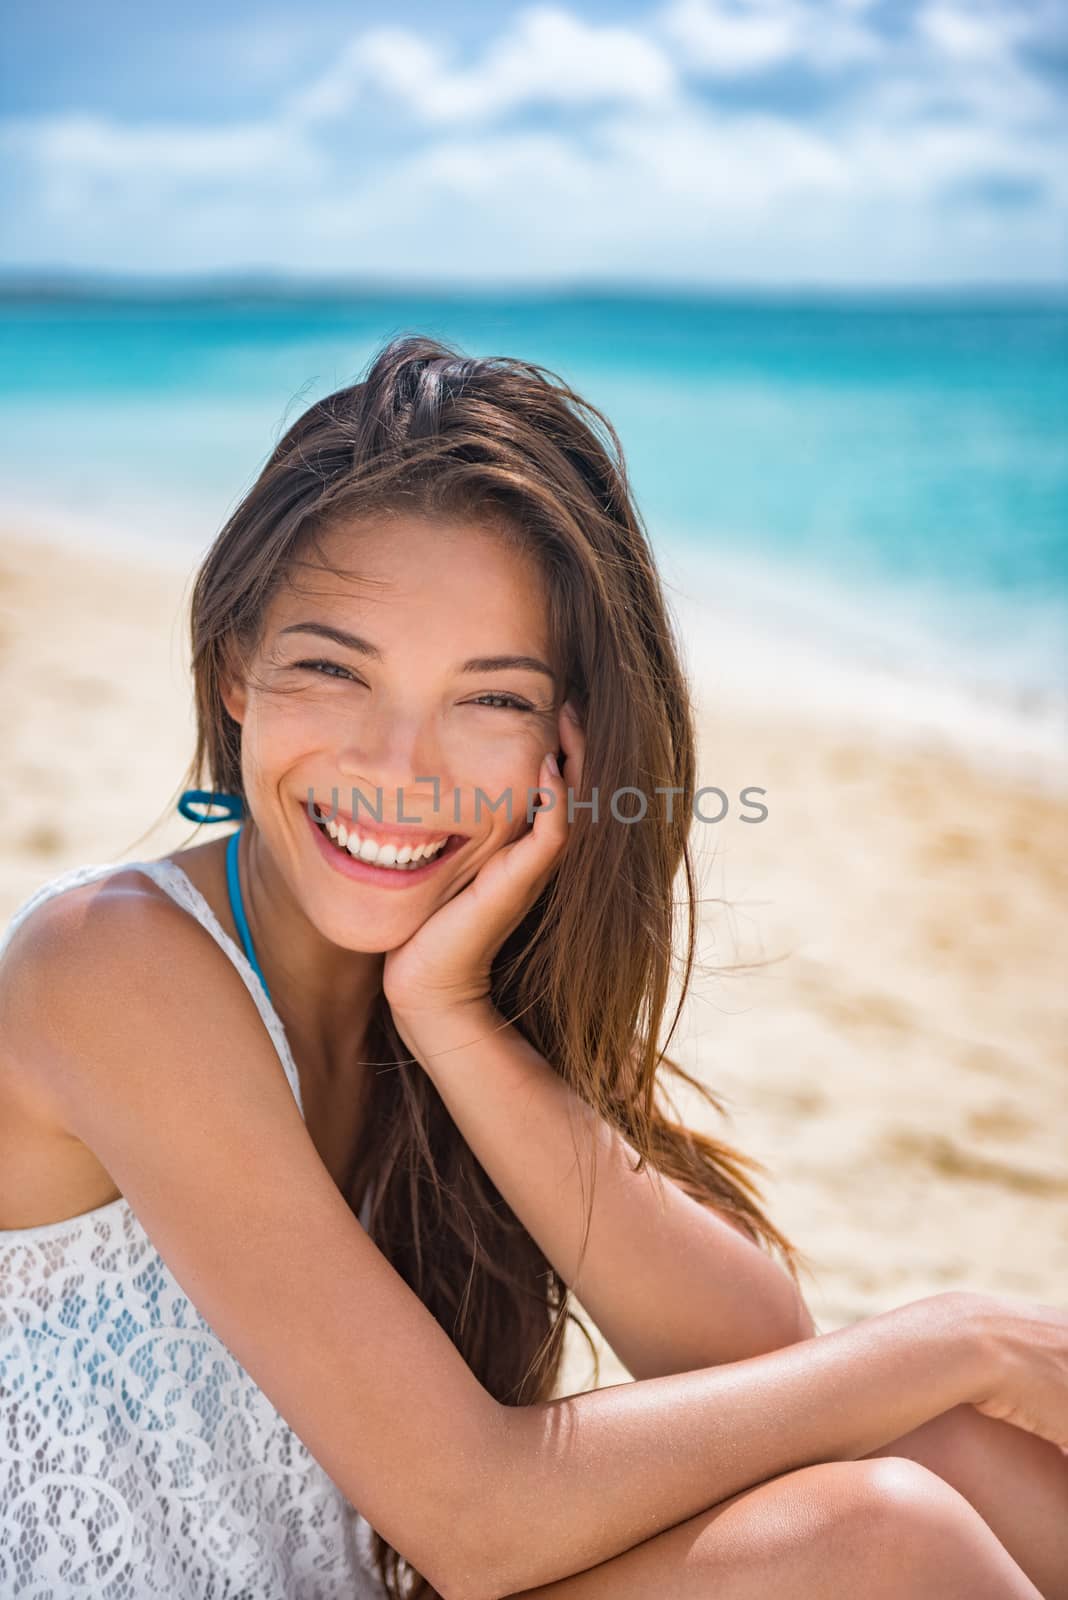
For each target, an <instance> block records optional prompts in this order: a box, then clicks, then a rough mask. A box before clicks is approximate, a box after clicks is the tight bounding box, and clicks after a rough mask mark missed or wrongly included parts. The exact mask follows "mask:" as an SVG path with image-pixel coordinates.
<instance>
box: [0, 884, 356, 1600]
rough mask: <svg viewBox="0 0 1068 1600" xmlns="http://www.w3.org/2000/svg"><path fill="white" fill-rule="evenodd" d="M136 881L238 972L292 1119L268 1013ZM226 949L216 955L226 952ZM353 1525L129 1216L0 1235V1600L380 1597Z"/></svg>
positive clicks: (273, 1018) (192, 896) (194, 894)
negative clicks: (270, 1045)
mask: <svg viewBox="0 0 1068 1600" xmlns="http://www.w3.org/2000/svg"><path fill="white" fill-rule="evenodd" d="M131 867H135V868H136V869H137V870H139V871H145V872H147V873H148V875H149V876H150V877H152V878H154V879H155V880H156V881H157V882H158V883H160V884H161V885H162V887H164V888H165V889H166V890H167V892H168V893H170V894H172V895H173V897H174V898H175V899H176V900H178V901H179V903H180V904H182V905H183V906H184V907H185V909H186V910H188V911H189V912H190V913H191V914H192V915H193V916H195V917H196V918H197V920H198V921H200V922H201V923H203V924H204V926H206V927H207V928H208V929H209V931H210V932H211V933H212V935H213V937H214V938H215V939H216V940H217V942H218V943H219V944H220V945H221V946H222V948H223V949H224V950H225V951H226V954H227V955H228V956H229V957H230V959H231V960H232V961H233V962H234V964H235V965H236V966H237V967H238V970H239V971H240V972H241V974H242V977H243V978H244V981H245V983H246V986H247V987H248V989H249V991H250V993H251V994H252V996H253V998H254V1000H255V1002H256V1005H257V1007H258V1009H259V1012H260V1015H261V1017H262V1018H263V1021H264V1024H265V1026H266V1027H267V1029H268V1032H269V1033H270V1035H271V1038H272V1039H273V1040H274V1043H275V1046H276V1048H277V1050H278V1054H279V1057H280V1059H281V1062H282V1066H283V1068H284V1070H285V1073H286V1077H287V1079H288V1081H289V1083H290V1085H291V1087H292V1089H293V1093H294V1095H295V1097H296V1100H297V1104H298V1107H300V1110H301V1115H302V1116H303V1114H304V1113H303V1105H302V1103H301V1097H300V1083H299V1078H298V1075H297V1069H296V1065H295V1063H294V1061H293V1057H292V1053H291V1051H290V1049H289V1045H288V1041H287V1040H286V1037H285V1030H284V1027H283V1024H282V1022H281V1019H280V1018H279V1016H278V1015H277V1013H276V1012H275V1010H274V1008H273V1006H272V1005H271V1003H270V1001H269V1000H268V999H267V997H266V996H265V995H264V993H263V990H262V988H261V986H260V983H259V980H258V979H257V978H256V976H255V974H254V973H253V971H252V968H251V966H250V965H249V963H248V961H247V960H246V959H245V956H244V954H243V953H242V952H241V951H240V950H239V949H238V947H237V946H236V944H234V942H233V941H232V940H231V939H230V938H229V936H228V935H227V934H226V932H225V930H224V929H223V928H222V926H221V924H220V923H219V922H218V920H217V918H216V917H215V915H214V913H213V912H212V911H211V908H210V907H209V906H208V904H207V901H206V900H204V898H203V896H202V895H201V894H200V892H199V890H197V889H196V888H195V886H194V885H193V884H192V882H191V881H190V880H189V878H188V877H187V876H186V874H185V873H184V872H183V871H182V870H181V868H180V867H178V866H177V865H176V864H174V863H173V862H164V861H152V862H133V863H120V864H115V863H108V864H106V865H103V866H91V867H78V868H75V869H73V870H72V871H71V872H68V873H64V874H62V875H61V876H60V877H58V878H55V879H52V880H51V881H50V882H49V883H48V884H46V885H44V886H43V888H42V889H40V890H38V891H37V892H36V893H35V894H34V895H33V896H31V897H30V899H29V900H28V901H26V902H24V904H23V905H22V906H21V907H20V908H19V909H18V911H17V912H16V913H15V916H14V917H13V918H12V919H11V921H10V923H9V926H8V929H7V931H6V933H5V935H4V937H3V938H2V939H0V954H2V952H3V949H4V946H5V944H6V943H7V941H8V939H9V938H10V937H11V934H12V933H13V931H14V929H15V927H16V926H17V925H18V923H19V922H20V921H21V920H22V919H23V918H24V917H25V916H28V915H29V914H30V912H31V911H32V910H33V909H34V907H35V906H37V905H39V904H40V903H41V901H42V900H44V899H46V898H48V897H49V896H50V895H51V894H58V893H61V892H62V891H63V890H64V889H67V888H71V887H73V886H74V885H76V884H81V883H86V882H91V881H93V880H94V879H96V878H99V877H103V876H104V875H105V874H107V873H109V872H115V871H121V870H129V869H130V868H131ZM227 947H229V948H227ZM370 1538H371V1530H370V1528H369V1526H368V1524H367V1523H366V1521H365V1520H364V1518H362V1517H361V1516H360V1514H359V1512H358V1511H357V1510H356V1509H355V1508H354V1507H353V1506H352V1505H351V1504H350V1502H349V1501H348V1500H347V1499H346V1497H345V1496H344V1495H343V1494H342V1492H341V1490H340V1489H339V1488H338V1486H337V1485H336V1484H335V1483H334V1482H333V1480H332V1479H331V1478H330V1476H329V1474H328V1473H327V1472H326V1471H325V1469H324V1468H323V1467H322V1466H321V1465H320V1464H319V1462H318V1461H316V1459H315V1458H314V1457H313V1456H312V1454H311V1452H310V1451H309V1450H308V1448H307V1447H306V1446H305V1445H304V1443H303V1441H302V1440H301V1439H300V1438H299V1437H298V1436H297V1435H296V1434H295V1433H294V1432H293V1430H292V1428H291V1427H290V1426H289V1424H288V1423H287V1422H286V1421H285V1419H284V1418H283V1417H282V1416H281V1415H280V1414H279V1412H278V1411H277V1410H276V1408H275V1407H274V1405H273V1404H272V1402H271V1401H270V1400H269V1399H268V1398H267V1396H266V1395H265V1394H264V1393H263V1391H262V1390H261V1389H260V1388H259V1386H258V1385H257V1384H256V1383H255V1381H254V1380H253V1379H252V1377H251V1376H250V1375H249V1374H248V1373H247V1372H246V1371H245V1369H244V1368H243V1367H242V1366H241V1364H240V1362H239V1361H238V1360H237V1359H236V1357H235V1356H234V1355H233V1354H232V1353H231V1351H230V1350H229V1349H228V1348H227V1346H226V1344H225V1343H224V1342H223V1340H222V1339H220V1338H219V1337H218V1336H217V1335H216V1334H215V1332H214V1331H213V1329H212V1328H211V1327H210V1325H209V1324H208V1322H207V1321H206V1320H205V1318H204V1317H203V1316H202V1315H201V1314H200V1312H199V1311H198V1310H197V1308H196V1307H195V1305H194V1304H193V1302H192V1301H191V1300H190V1299H189V1297H188V1296H187V1295H186V1293H185V1291H184V1290H183V1289H182V1287H181V1286H180V1284H179V1283H178V1281H177V1280H176V1278H175V1277H174V1275H173V1274H172V1273H171V1271H170V1269H169V1268H168V1266H167V1265H166V1263H165V1262H164V1260H163V1258H162V1257H161V1256H160V1254H159V1252H158V1251H157V1250H156V1248H155V1246H154V1245H153V1244H152V1242H151V1240H150V1239H149V1237H148V1235H147V1234H146V1232H145V1230H144V1228H143V1227H142V1226H141V1224H140V1222H139V1221H138V1219H137V1216H136V1215H135V1213H134V1211H133V1208H132V1207H131V1206H130V1204H129V1202H128V1201H127V1200H126V1199H125V1198H124V1197H123V1196H120V1197H119V1198H118V1199H117V1200H114V1201H112V1202H110V1203H109V1204H107V1205H104V1206H99V1207H97V1208H96V1209H95V1210H92V1211H88V1212H84V1213H83V1214H81V1215H80V1216H76V1217H70V1218H67V1219H65V1220H62V1221H59V1222H52V1223H45V1224H43V1225H41V1226H38V1227H31V1228H20V1229H11V1230H6V1231H5V1230H0V1597H2V1600H71V1597H73V1596H85V1597H87V1600H90V1597H91V1600H141V1597H146V1600H147V1597H150V1596H156V1595H160V1596H166V1597H168V1600H335V1597H336V1600H342V1597H344V1600H379V1597H381V1595H382V1594H383V1592H384V1591H383V1589H382V1587H381V1585H380V1584H379V1582H378V1580H377V1578H376V1577H375V1575H374V1573H373V1570H372V1567H371V1563H370V1552H371V1543H370Z"/></svg>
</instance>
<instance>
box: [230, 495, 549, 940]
mask: <svg viewBox="0 0 1068 1600" xmlns="http://www.w3.org/2000/svg"><path fill="white" fill-rule="evenodd" d="M321 543H322V548H323V552H324V556H325V558H326V561H327V562H329V563H330V564H331V565H334V566H336V567H338V568H339V569H342V572H343V575H342V576H338V575H337V574H335V573H331V572H329V571H327V570H326V568H325V566H324V567H317V568H316V569H310V568H308V567H303V566H302V567H298V568H297V569H296V570H295V571H294V572H293V574H292V576H291V580H290V584H289V585H287V586H286V587H284V588H283V589H282V590H281V591H280V592H279V593H278V594H277V595H276V596H275V597H274V599H273V600H272V602H271V604H270V606H269V607H268V610H267V613H266V616H265V621H264V628H263V632H262V636H261V640H260V644H259V647H258V650H257V654H256V658H255V662H254V670H253V672H252V673H251V674H250V681H249V682H247V683H237V684H232V685H230V687H229V688H228V690H227V692H226V694H225V697H224V698H225V702H226V706H227V709H228V710H229V712H230V714H231V716H233V717H234V718H235V719H236V720H237V721H238V722H240V723H241V725H242V733H241V745H242V770H243V779H244V784H245V793H246V796H247V800H248V806H249V810H250V811H251V813H252V817H253V819H254V820H255V823H256V827H257V829H258V830H259V831H260V833H261V834H262V838H263V842H264V843H265V844H266V846H267V849H268V851H269V854H270V858H271V860H272V862H273V863H274V864H275V866H276V867H277V869H278V870H279V871H281V873H282V874H283V876H284V878H285V879H286V882H287V884H288V886H289V888H290V891H291V892H292V894H293V895H294V897H295V898H296V899H297V900H298V901H299V903H300V904H301V905H302V907H303V908H304V910H305V912H306V914H307V915H308V917H309V919H310V920H311V921H312V923H313V924H314V925H315V926H316V927H317V928H318V929H319V930H320V931H321V932H322V934H323V935H324V936H325V937H326V938H328V939H329V940H330V941H331V942H332V943H335V944H338V945H341V946H343V947H345V948H348V949H352V950H362V951H386V950H391V949H394V948H395V947H396V946H397V945H399V944H402V943H403V942H404V941H405V940H406V939H408V938H410V937H411V935H412V934H413V933H414V932H415V930H416V929H417V928H418V927H419V926H420V925H421V924H422V923H423V922H425V921H426V919H427V917H428V916H430V915H431V913H432V912H433V911H434V910H435V909H436V908H437V907H438V906H440V905H442V904H444V902H445V901H447V900H448V899H450V898H451V897H452V896H453V895H454V894H456V893H457V892H458V891H459V890H460V889H462V888H463V887H464V886H465V885H466V884H467V883H469V882H470V881H471V879H472V878H474V877H475V875H476V873H477V872H478V870H479V868H480V867H481V866H482V865H483V863H484V862H485V861H486V860H487V859H488V858H489V856H491V855H492V854H493V853H494V851H496V850H498V849H499V848H500V847H501V846H502V845H503V844H507V843H508V842H509V841H511V840H513V839H517V838H519V837H520V835H521V834H523V833H524V832H526V830H527V829H528V827H529V826H530V824H529V823H528V821H527V809H528V806H529V805H530V804H531V803H532V801H533V794H532V791H534V792H536V788H537V781H538V770H539V766H540V763H541V759H542V757H543V755H544V754H545V752H546V751H547V750H552V751H553V752H554V753H555V752H557V751H558V749H559V735H558V731H557V716H558V711H559V705H560V689H561V686H560V684H559V682H558V680H556V679H554V676H553V674H554V673H555V672H556V671H557V663H555V662H554V661H553V660H551V658H550V647H549V634H548V615H547V605H546V595H545V590H544V583H543V579H542V576H541V573H540V570H539V568H538V567H537V565H536V564H535V562H534V560H533V558H532V557H530V556H528V555H527V554H526V553H525V552H521V551H518V550H517V549H516V548H515V547H514V546H513V545H510V544H508V543H506V542H505V541H504V539H503V538H501V537H500V536H499V535H497V534H495V533H494V532H493V531H492V530H488V529H485V528H482V527H478V526H471V525H468V524H464V523H455V522H451V521H427V520H424V519H422V518H414V517H412V518H407V517H406V518H401V517H391V518H387V519H381V520H374V521H361V522H360V523H359V524H356V523H350V524H348V525H345V526H343V527H340V528H337V529H335V530H332V531H331V532H329V533H327V534H326V535H324V536H323V538H322V541H321ZM310 559H315V557H314V555H312V556H311V557H310ZM502 657H505V658H507V657H524V658H527V659H526V660H524V661H522V662H518V663H514V664H507V665H505V664H500V663H499V662H498V664H496V665H494V664H491V663H492V658H502ZM538 662H540V663H542V664H544V667H545V668H547V669H549V671H543V670H540V669H539V667H538V665H536V663H538ZM354 789H355V790H356V791H357V792H356V793H355V794H354V793H353V790H354ZM479 789H481V791H482V799H481V802H480V804H478V806H477V807H476V791H477V790H479ZM309 790H310V791H311V794H312V799H313V802H314V804H315V806H316V808H317V809H318V811H319V812H320V813H321V815H322V816H323V817H324V818H325V819H334V826H335V828H337V827H338V826H339V825H340V826H344V827H345V830H346V836H347V841H346V843H345V845H344V846H342V844H341V842H340V837H341V836H340V833H339V834H338V837H337V838H336V839H335V838H332V837H330V835H329V833H328V831H327V829H326V828H324V827H323V826H322V825H320V824H319V823H317V822H315V821H313V820H312V818H311V817H310V816H309V802H308V797H309ZM335 791H336V793H335ZM509 797H510V802H511V820H509V805H508V801H509ZM497 801H501V804H500V805H499V806H497V809H493V806H494V803H495V802H497ZM379 818H380V819H381V820H379ZM350 819H351V820H350ZM415 819H419V820H418V821H416V820H415ZM353 824H354V826H353ZM353 834H355V838H354V837H353ZM445 838H447V839H448V840H449V843H448V845H447V847H446V848H445V850H444V851H443V852H441V853H440V855H438V856H436V857H434V858H432V859H431V860H430V861H429V862H426V861H424V864H423V865H421V866H419V867H417V868H415V869H414V870H408V871H402V870H399V864H393V865H390V862H391V849H390V847H391V846H392V847H393V849H394V850H395V851H399V853H400V856H401V861H402V862H403V861H404V860H405V859H406V857H405V850H406V849H407V850H411V849H412V848H413V847H414V846H416V845H419V844H422V843H424V842H434V841H437V840H441V839H445ZM372 851H374V852H381V856H382V862H381V864H378V862H379V857H378V856H377V854H374V855H373V854H372V853H371V852H372Z"/></svg>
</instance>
